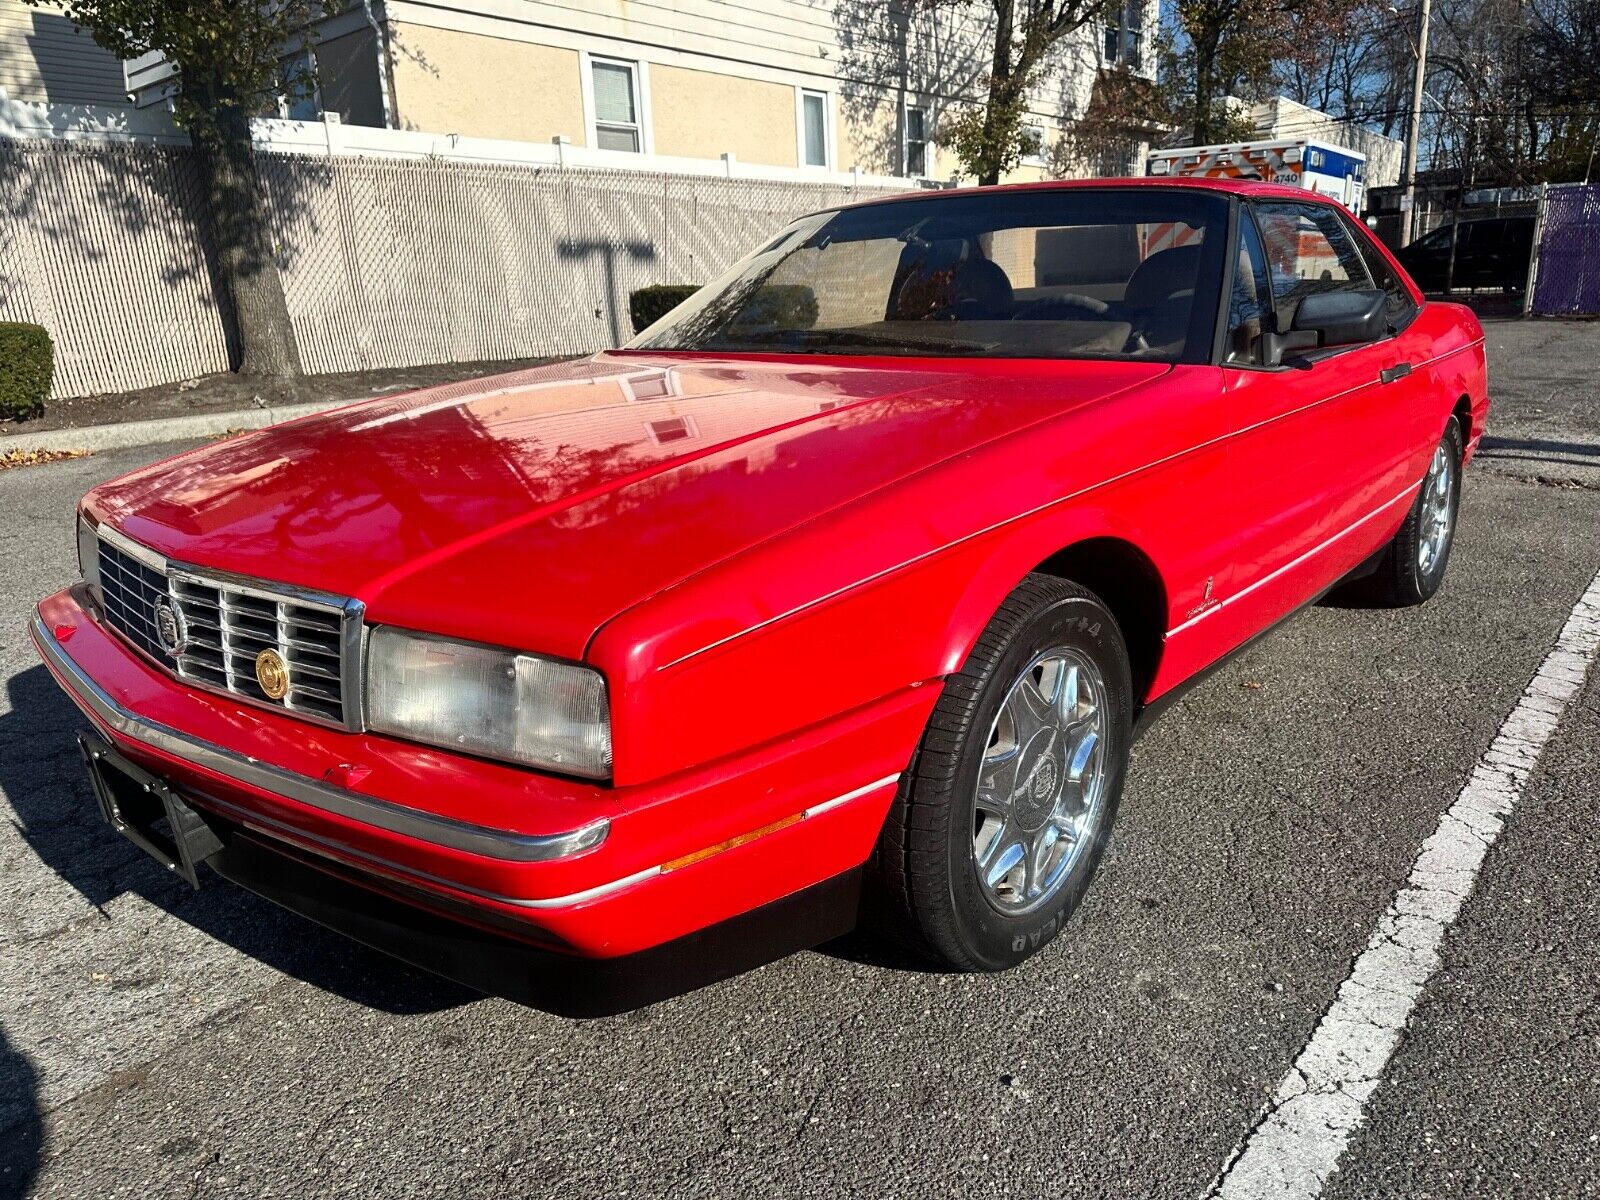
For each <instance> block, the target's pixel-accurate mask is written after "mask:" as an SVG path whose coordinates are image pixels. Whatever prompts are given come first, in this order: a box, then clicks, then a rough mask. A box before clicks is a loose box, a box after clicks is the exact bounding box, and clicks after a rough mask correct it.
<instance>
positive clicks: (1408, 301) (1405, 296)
mask: <svg viewBox="0 0 1600 1200" xmlns="http://www.w3.org/2000/svg"><path fill="white" fill-rule="evenodd" d="M1346 224H1347V225H1348V226H1349V229H1350V236H1351V238H1352V239H1353V240H1354V241H1355V243H1356V245H1357V246H1358V247H1360V250H1361V257H1362V258H1364V259H1365V260H1366V263H1367V273H1368V274H1370V275H1371V276H1372V286H1373V287H1378V288H1382V289H1383V294H1384V297H1385V301H1386V303H1385V307H1386V308H1387V309H1388V315H1389V332H1390V333H1398V332H1400V330H1402V329H1404V328H1405V327H1406V325H1407V324H1408V323H1409V322H1410V320H1411V318H1412V317H1414V316H1415V315H1416V312H1417V304H1416V301H1414V300H1413V299H1412V298H1411V292H1410V290H1409V289H1408V288H1407V287H1406V285H1405V284H1404V283H1402V282H1401V280H1400V275H1399V273H1398V272H1396V271H1395V269H1394V268H1393V267H1391V266H1390V265H1389V260H1388V259H1387V258H1386V257H1385V256H1384V253H1383V251H1382V250H1381V249H1379V248H1378V244H1377V243H1376V242H1375V241H1373V240H1372V235H1371V234H1370V233H1368V232H1367V231H1366V230H1365V229H1363V228H1362V227H1361V226H1359V225H1357V224H1356V223H1355V222H1354V221H1347V222H1346Z"/></svg>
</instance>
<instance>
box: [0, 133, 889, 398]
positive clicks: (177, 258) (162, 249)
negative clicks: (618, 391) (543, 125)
mask: <svg viewBox="0 0 1600 1200" xmlns="http://www.w3.org/2000/svg"><path fill="white" fill-rule="evenodd" d="M386 132H388V131H375V133H378V134H382V133H386ZM258 153H259V162H260V165H261V173H262V177H263V180H264V183H265V187H266V191H267V198H268V208H269V213H270V220H271V222H272V230H273V235H274V238H275V240H276V243H277V245H278V252H279V261H280V266H281V268H282V270H283V277H284V288H285V291H286V293H287V296H288V302H289V313H290V317H291V318H292V320H293V322H294V327H295V332H296V334H297V336H298V338H299V342H300V353H301V357H302V360H303V361H304V364H305V368H306V370H307V371H308V372H312V373H321V372H328V371H354V370H362V369H369V368H377V367H402V366H413V365H416V364H419V363H433V362H470V361H478V360H488V359H505V358H521V357H531V356H537V355H546V354H572V353H582V352H586V351H590V350H595V349H599V348H601V347H604V346H610V345H615V344H617V343H618V342H619V341H621V340H623V339H625V338H626V337H628V336H629V334H630V332H631V324H630V321H629V319H628V293H629V292H630V291H632V290H633V289H635V288H638V287H642V286H644V285H646V284H651V283H703V282H705V281H706V280H707V279H710V278H712V277H714V276H715V275H716V274H718V273H720V272H721V271H722V270H724V269H725V268H726V267H728V266H729V265H731V263H732V262H733V261H734V260H735V259H736V258H737V257H739V256H740V255H741V254H743V253H744V252H746V251H747V250H749V249H750V248H752V247H754V246H756V245H757V244H759V242H760V240H761V239H763V238H764V237H766V236H769V235H770V234H771V233H772V232H773V231H774V230H776V229H777V228H778V227H779V226H781V225H782V224H784V223H785V222H786V221H788V220H790V219H791V218H793V217H794V216H797V215H799V214H801V213H804V212H808V211H811V210H814V209H818V208H824V207H828V206H830V205H834V204H839V203H844V202H848V201H850V200H852V199H857V198H864V197H866V196H871V195H882V194H885V193H887V192H889V191H893V190H898V189H899V188H903V187H904V186H905V185H904V184H891V183H890V182H889V181H878V180H874V181H872V183H871V184H868V183H866V182H864V181H863V182H860V183H853V182H842V183H839V182H829V183H809V182H799V181H791V180H774V179H770V178H740V177H736V176H734V177H730V175H731V174H732V172H731V171H730V172H729V173H728V174H723V175H714V174H709V173H708V174H704V175H692V174H686V173H684V172H683V171H682V170H681V169H678V170H672V171H660V172H657V171H652V170H610V169H596V168H594V167H573V166H561V165H558V164H528V163H514V162H493V161H484V160H483V159H481V158H472V159H446V158H439V157H398V156H368V155H361V156H347V155H339V154H334V153H323V154H312V153H282V152H273V151H266V152H261V151H258ZM708 167H710V164H708ZM834 178H835V179H838V178H839V177H837V176H836V177H834ZM844 178H845V179H846V180H848V179H849V177H844ZM198 204H199V188H198V184H197V177H196V173H195V170H194V167H193V163H192V160H191V157H190V151H189V150H188V148H187V147H185V146H181V145H179V146H173V145H157V144H150V143H147V142H111V141H66V140H47V139H22V138H18V139H6V138H0V321H7V320H9V321H31V322H34V323H36V324H40V325H43V326H44V327H45V328H47V329H48V330H49V331H50V334H51V336H52V337H53V338H54V339H55V341H56V347H57V361H56V383H55V389H54V390H55V395H56V396H57V397H63V396H81V395H92V394H97V393H104V392H116V391H125V390H129V389H133V388H140V387H149V386H154V385H158V384H163V383H171V382H174V381H176V380H180V379H186V378H191V377H193V376H196V375H203V374H207V373H210V372H214V371H224V370H227V369H228V366H229V348H228V345H227V339H226V336H225V334H224V330H225V329H226V322H225V321H224V320H223V315H222V314H221V313H220V312H219V311H218V300H217V290H216V288H215V286H214V284H213V280H212V279H211V277H210V275H209V272H208V269H207V256H206V254H205V252H204V246H203V244H202V238H203V234H202V229H203V222H202V221H201V219H200V213H199V211H198Z"/></svg>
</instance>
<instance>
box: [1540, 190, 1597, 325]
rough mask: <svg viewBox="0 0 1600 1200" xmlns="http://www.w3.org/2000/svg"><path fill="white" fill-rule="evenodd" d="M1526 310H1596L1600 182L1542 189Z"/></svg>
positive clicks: (1552, 313) (1557, 312) (1565, 312)
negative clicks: (1535, 268) (1535, 273)
mask: <svg viewBox="0 0 1600 1200" xmlns="http://www.w3.org/2000/svg"><path fill="white" fill-rule="evenodd" d="M1530 311H1532V312H1534V313H1537V314H1539V315H1541V316H1569V315H1572V314H1575V313H1600V184H1566V185H1560V186H1555V187H1551V188H1550V190H1549V191H1548V192H1547V193H1546V199H1545V210H1544V230H1543V232H1542V234H1541V235H1540V238H1539V278H1538V280H1537V282H1536V283H1535V285H1534V289H1533V303H1532V305H1531V306H1530Z"/></svg>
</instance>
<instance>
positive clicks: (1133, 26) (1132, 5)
mask: <svg viewBox="0 0 1600 1200" xmlns="http://www.w3.org/2000/svg"><path fill="white" fill-rule="evenodd" d="M1143 25H1144V0H1125V2H1124V3H1123V5H1122V8H1121V11H1120V13H1119V14H1118V16H1117V19H1116V20H1113V21H1111V22H1110V23H1109V24H1107V25H1106V26H1105V44H1104V46H1103V47H1102V49H1103V51H1104V55H1105V63H1106V66H1108V67H1128V68H1130V69H1131V70H1134V71H1137V70H1139V68H1140V67H1141V66H1142V65H1143V55H1142V54H1141V53H1140V51H1139V41H1140V37H1139V35H1140V34H1141V33H1142V32H1143V31H1144V30H1143Z"/></svg>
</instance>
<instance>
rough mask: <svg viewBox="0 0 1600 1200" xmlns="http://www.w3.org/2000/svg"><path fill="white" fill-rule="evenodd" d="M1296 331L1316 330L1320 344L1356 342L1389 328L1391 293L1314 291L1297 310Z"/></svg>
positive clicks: (1336, 344)
mask: <svg viewBox="0 0 1600 1200" xmlns="http://www.w3.org/2000/svg"><path fill="white" fill-rule="evenodd" d="M1290 328H1291V329H1292V330H1293V331H1295V332H1296V333H1314V334H1316V335H1317V345H1319V346H1356V345H1360V344H1361V343H1363V342H1375V341H1377V340H1378V339H1379V338H1381V337H1382V336H1383V335H1384V334H1386V333H1388V332H1389V309H1388V297H1387V296H1385V295H1384V294H1383V292H1381V291H1378V290H1377V289H1373V290H1371V291H1361V292H1313V293H1312V294H1311V295H1309V296H1307V297H1306V298H1305V299H1304V300H1302V301H1300V307H1299V308H1298V309H1296V310H1295V314H1294V324H1293V325H1291V326H1290Z"/></svg>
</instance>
